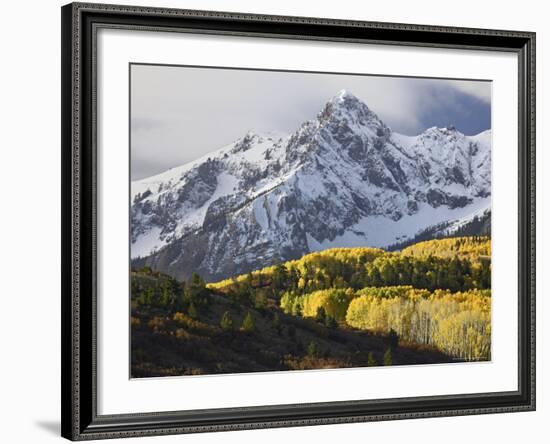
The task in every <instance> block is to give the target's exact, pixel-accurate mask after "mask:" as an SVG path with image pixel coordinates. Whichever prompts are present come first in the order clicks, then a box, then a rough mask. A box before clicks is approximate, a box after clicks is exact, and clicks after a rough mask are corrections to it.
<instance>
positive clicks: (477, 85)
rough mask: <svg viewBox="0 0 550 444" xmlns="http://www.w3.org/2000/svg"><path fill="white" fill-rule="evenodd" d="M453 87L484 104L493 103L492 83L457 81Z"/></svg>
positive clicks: (452, 84)
mask: <svg viewBox="0 0 550 444" xmlns="http://www.w3.org/2000/svg"><path fill="white" fill-rule="evenodd" d="M451 86H452V87H453V88H455V89H456V90H458V91H460V92H463V93H464V94H468V95H469V96H472V97H475V98H477V99H479V100H481V101H482V102H485V103H491V84H490V82H472V81H463V80H455V81H453V82H452V83H451Z"/></svg>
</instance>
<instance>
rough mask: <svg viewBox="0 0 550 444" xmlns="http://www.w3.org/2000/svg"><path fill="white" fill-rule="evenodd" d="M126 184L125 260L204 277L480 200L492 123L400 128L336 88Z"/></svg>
mask: <svg viewBox="0 0 550 444" xmlns="http://www.w3.org/2000/svg"><path fill="white" fill-rule="evenodd" d="M131 189H132V208H131V242H132V245H131V251H132V259H133V263H134V264H135V265H137V266H143V265H148V266H151V267H153V268H154V269H158V270H161V271H163V272H166V273H168V274H170V275H172V276H175V277H176V278H180V279H181V278H188V277H189V276H190V274H191V273H192V272H193V271H197V272H198V273H200V274H201V275H202V276H203V277H204V278H205V279H206V280H207V281H213V280H218V279H222V278H226V277H230V276H234V275H237V274H241V273H246V272H248V271H250V270H252V269H257V268H260V267H263V266H266V265H271V264H273V263H277V262H280V261H286V260H289V259H295V258H299V257H301V256H303V255H304V254H306V253H309V252H311V251H318V250H323V249H325V248H329V247H352V246H377V247H385V246H389V245H392V244H396V243H399V242H403V241H405V240H407V239H410V238H413V237H414V236H415V235H416V234H417V233H418V232H420V231H422V230H424V229H426V228H427V227H430V226H433V225H436V224H441V223H445V222H449V221H454V220H459V219H462V218H467V217H468V216H470V215H472V214H475V213H477V212H479V211H483V210H485V209H487V208H489V207H490V194H491V132H490V130H488V131H485V132H483V133H481V134H478V135H476V136H465V135H464V134H462V133H460V132H459V131H457V130H456V129H455V128H453V127H448V128H435V127H434V128H430V129H428V130H426V131H425V132H424V133H422V134H420V135H418V136H415V137H410V136H404V135H401V134H398V133H395V132H393V131H392V130H391V129H390V128H389V127H388V126H387V125H386V124H385V123H384V122H383V121H382V120H381V119H380V118H379V117H378V116H377V115H376V114H375V113H374V112H373V111H372V110H371V109H370V108H369V107H368V106H367V105H366V104H365V103H364V102H362V101H361V100H360V99H358V98H357V97H355V96H354V95H353V94H351V93H349V92H347V91H341V92H340V93H339V94H337V95H336V96H334V97H333V98H332V99H330V100H329V101H328V102H327V103H326V105H325V106H324V108H323V109H322V110H321V111H320V112H319V114H318V115H317V116H316V118H315V119H313V120H310V121H307V122H305V123H303V124H302V125H301V126H300V127H299V128H298V129H297V130H296V131H295V132H294V133H292V134H290V135H288V136H285V135H275V134H256V133H254V132H249V133H247V134H246V135H245V136H244V137H242V138H241V139H239V140H237V141H236V142H234V143H232V144H230V145H228V146H225V147H223V148H221V149H220V150H218V151H215V152H212V153H209V154H208V155H206V156H204V157H202V158H200V159H197V160H195V161H193V162H191V163H188V164H186V165H183V166H181V167H177V168H173V169H171V170H169V171H166V172H164V173H162V174H159V175H156V176H153V177H150V178H146V179H143V180H139V181H135V182H132V186H131Z"/></svg>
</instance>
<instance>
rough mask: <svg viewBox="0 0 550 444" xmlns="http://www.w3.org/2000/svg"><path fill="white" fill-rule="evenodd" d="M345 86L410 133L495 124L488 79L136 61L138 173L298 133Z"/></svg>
mask: <svg viewBox="0 0 550 444" xmlns="http://www.w3.org/2000/svg"><path fill="white" fill-rule="evenodd" d="M341 89H347V90H349V91H351V92H352V93H353V94H355V95H356V96H358V97H359V98H361V99H362V100H363V101H365V103H367V105H368V106H369V107H370V108H371V109H372V110H373V111H375V112H376V113H377V114H378V115H379V116H380V118H381V119H382V120H384V121H385V122H386V124H388V125H389V126H390V127H391V128H392V129H393V130H394V131H397V132H401V133H404V134H409V135H413V134H418V133H420V132H421V131H423V130H424V129H426V128H428V127H430V126H434V125H438V126H444V125H447V124H455V126H457V128H459V129H460V130H462V131H464V132H466V133H473V131H477V132H479V131H478V129H479V128H480V126H483V125H485V128H486V127H488V126H490V84H488V83H487V82H467V81H451V80H437V79H416V78H396V77H380V76H364V75H338V74H320V73H296V72H276V71H253V70H239V69H208V68H190V67H167V66H148V65H132V73H131V118H132V121H131V135H132V146H131V155H132V178H133V179H138V178H141V177H146V176H150V175H152V174H156V173H160V172H162V171H163V170H166V169H168V168H171V167H174V166H177V165H181V164H184V163H186V162H189V161H191V160H193V159H195V158H197V157H200V156H202V155H204V154H206V153H208V152H210V151H213V150H216V149H219V148H220V147H222V146H224V145H227V144H229V143H231V142H232V141H234V140H236V139H238V138H239V137H242V136H243V134H245V133H246V132H247V131H249V130H254V131H258V132H265V131H278V132H284V133H290V132H292V131H294V130H296V129H297V128H298V127H299V126H300V125H301V124H302V123H303V122H304V121H306V120H310V119H313V118H315V116H316V115H317V113H318V112H319V111H320V110H321V109H322V108H323V106H324V104H325V103H326V101H328V100H329V99H330V98H331V97H332V96H333V95H335V94H336V93H337V92H338V91H340V90H341ZM487 101H489V102H487ZM487 116H489V117H488V118H487ZM487 122H488V123H487ZM485 128H483V129H485Z"/></svg>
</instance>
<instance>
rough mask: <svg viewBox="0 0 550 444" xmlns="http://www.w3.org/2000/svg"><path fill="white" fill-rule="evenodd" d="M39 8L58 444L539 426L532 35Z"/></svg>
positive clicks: (97, 6)
mask: <svg viewBox="0 0 550 444" xmlns="http://www.w3.org/2000/svg"><path fill="white" fill-rule="evenodd" d="M61 12H62V162H63V165H62V203H63V215H62V216H63V217H62V220H63V226H62V233H63V236H62V238H63V243H62V257H63V263H62V291H63V294H62V349H63V350H62V403H63V405H62V435H63V436H64V437H66V438H68V439H71V440H84V439H100V438H117V437H132V436H144V435H160V434H175V433H193V432H205V431H222V430H236V429H251V428H269V427H288V426H301V425H315V424H331V423H343V422H360V421H377V420H390V419H403V418H425V417H432V416H451V415H470V414H483V413H498V412H515V411H526V410H534V409H535V263H534V261H535V226H534V225H535V176H534V175H535V35H534V33H528V32H518V31H501V30H486V29H465V28H446V27H437V26H425V25H408V24H407V25H405V24H395V23H373V22H359V21H347V20H346V21H343V20H333V19H322V18H306V17H283V16H260V15H251V14H235V13H224V12H209V11H208V12H207V11H191V10H176V9H160V8H145V7H130V6H116V5H100V4H93V5H92V4H80V3H73V4H69V5H66V6H64V7H63V8H62V11H61ZM426 20H427V21H428V20H429V18H428V17H427V18H426ZM411 381H414V383H413V384H411Z"/></svg>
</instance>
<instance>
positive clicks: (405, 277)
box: [131, 236, 491, 377]
mask: <svg viewBox="0 0 550 444" xmlns="http://www.w3.org/2000/svg"><path fill="white" fill-rule="evenodd" d="M490 249H491V241H490V238H488V237H485V236H470V237H458V238H449V239H439V240H431V241H424V242H419V243H417V244H414V245H411V246H409V247H406V248H404V249H403V250H401V251H399V252H388V251H384V250H382V249H377V248H366V247H365V248H337V249H329V250H324V251H321V252H317V253H311V254H307V255H305V256H304V257H302V258H300V259H297V260H293V261H288V262H284V263H280V264H276V265H273V266H271V267H266V268H263V269H260V270H255V271H252V272H250V273H248V274H245V275H241V276H236V277H234V278H232V279H227V280H224V281H220V282H215V283H205V282H204V280H203V279H202V278H201V277H200V276H199V275H198V274H194V275H193V276H192V278H191V279H190V280H189V282H179V281H177V280H175V279H173V278H171V277H170V276H168V275H165V274H162V273H159V272H156V271H154V270H152V269H150V268H141V269H133V270H132V273H131V297H132V301H131V307H132V310H131V311H132V317H131V325H132V376H134V377H144V376H158V375H176V374H205V373H227V372H248V371H268V370H290V369H309V368H336V367H355V366H373V365H400V364H415V363H434V362H456V361H479V360H490V351H491V250H490Z"/></svg>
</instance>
